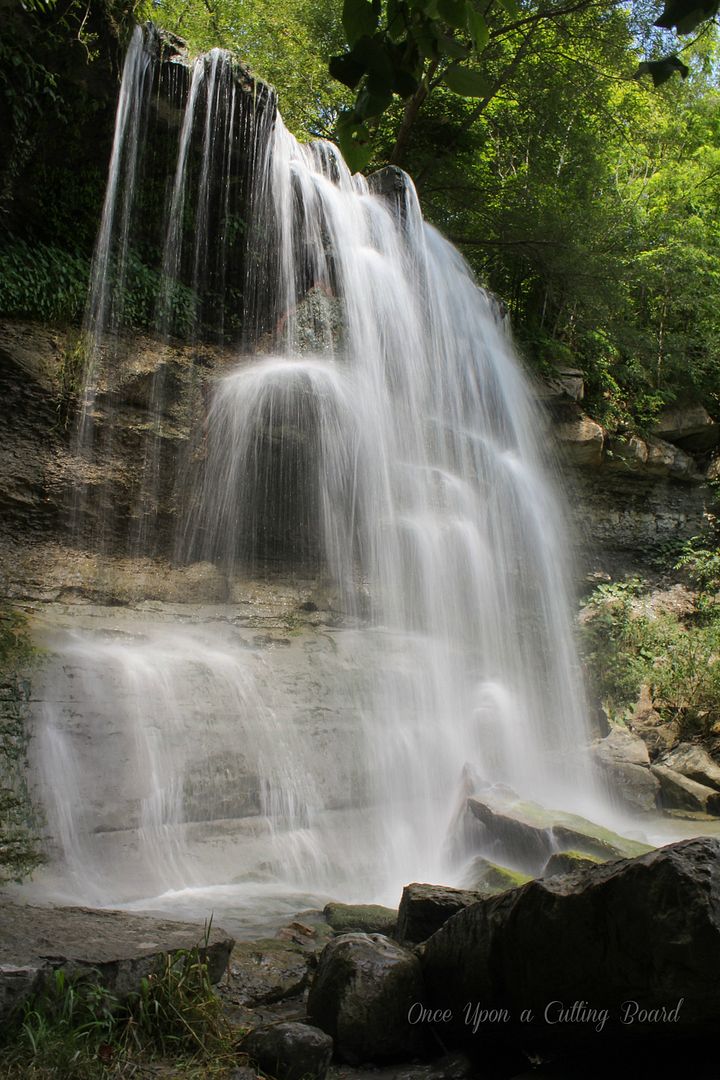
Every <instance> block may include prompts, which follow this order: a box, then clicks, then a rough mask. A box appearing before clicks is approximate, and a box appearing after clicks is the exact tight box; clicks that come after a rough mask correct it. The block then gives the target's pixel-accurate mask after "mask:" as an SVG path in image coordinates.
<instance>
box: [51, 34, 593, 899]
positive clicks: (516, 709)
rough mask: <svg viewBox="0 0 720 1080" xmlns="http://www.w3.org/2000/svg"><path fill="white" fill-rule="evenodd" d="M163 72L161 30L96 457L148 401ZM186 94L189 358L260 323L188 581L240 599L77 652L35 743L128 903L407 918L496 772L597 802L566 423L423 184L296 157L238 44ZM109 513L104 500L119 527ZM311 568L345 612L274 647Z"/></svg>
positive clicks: (112, 200)
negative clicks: (134, 239)
mask: <svg viewBox="0 0 720 1080" xmlns="http://www.w3.org/2000/svg"><path fill="white" fill-rule="evenodd" d="M154 63H156V61H153V59H152V58H151V55H150V52H149V51H148V44H147V37H144V36H143V33H142V32H141V31H140V30H138V31H136V33H135V37H134V38H133V42H132V44H131V47H130V50H129V53H128V59H127V62H126V68H125V76H124V79H123V87H122V91H121V99H120V104H119V107H118V116H117V127H116V135H115V149H114V151H113V158H112V162H111V176H110V182H109V185H108V195H107V200H106V206H105V211H104V215H103V224H102V227H101V232H100V239H99V243H98V252H97V255H96V262H95V277H94V283H93V290H92V294H91V302H90V312H91V330H92V335H91V340H90V344H89V363H88V384H87V388H86V397H85V409H84V413H83V420H82V423H81V428H80V438H81V443H82V449H83V451H84V453H85V454H86V456H87V455H92V454H93V453H95V452H96V446H97V439H96V437H95V434H94V432H95V428H96V427H97V426H98V415H97V412H98V408H97V401H98V387H100V388H103V387H104V386H106V385H107V384H109V383H110V382H111V381H112V379H115V380H116V382H117V385H121V383H122V379H121V372H120V374H119V373H118V370H117V365H116V369H115V370H114V371H113V370H111V365H109V364H108V363H107V355H108V353H109V351H111V350H108V340H109V339H110V338H113V337H114V336H115V335H117V333H118V324H117V318H116V316H115V315H113V317H112V318H110V315H109V314H108V312H109V311H110V309H111V306H112V305H110V304H109V301H108V299H107V297H108V296H109V295H110V294H111V292H112V290H113V289H115V290H116V291H117V290H119V289H121V286H122V281H121V280H120V276H121V274H122V268H123V265H124V261H125V259H126V255H125V254H123V253H126V251H127V246H128V243H129V242H130V239H129V237H130V223H131V222H132V218H133V213H134V212H135V211H134V203H133V200H134V198H135V188H136V180H137V163H138V162H139V161H140V160H142V158H143V155H144V153H145V148H144V143H143V139H144V134H143V133H144V130H145V126H144V124H143V123H141V122H140V118H141V117H142V116H143V115H144V110H145V109H146V104H145V102H146V98H147V94H148V86H150V85H152V80H153V78H154V77H156V76H153V70H152V69H153V64H154ZM183 94H184V102H185V105H184V116H183V119H182V122H181V123H180V125H179V131H178V132H177V134H176V164H175V166H174V169H173V170H172V173H171V176H170V179H169V183H168V195H167V199H166V213H165V226H164V238H163V240H162V242H161V250H162V256H161V268H162V269H161V274H160V284H159V286H158V298H157V312H158V314H157V328H158V332H159V334H160V336H161V337H164V338H165V339H168V338H169V337H170V335H172V334H173V333H176V332H177V327H176V326H175V324H174V322H173V319H174V316H173V297H176V296H177V295H178V290H179V289H180V288H181V287H182V283H183V282H185V283H186V284H187V286H188V287H189V288H191V290H192V296H193V318H192V328H191V329H190V330H189V331H188V333H189V334H190V337H191V338H196V339H202V337H203V335H204V333H205V332H206V329H207V323H208V318H209V317H214V326H215V330H216V332H217V336H218V337H220V338H223V339H224V340H226V341H227V340H228V325H229V324H230V323H231V322H232V321H233V318H234V320H235V324H237V325H238V326H239V327H240V329H239V330H238V335H236V340H237V350H236V353H235V359H234V361H233V362H231V363H230V364H228V365H227V366H226V367H225V369H223V370H221V371H218V372H216V374H215V375H214V376H213V377H212V378H208V377H207V376H206V374H204V373H203V372H202V371H201V370H200V369H199V368H197V367H195V368H193V371H192V374H191V377H190V378H189V380H188V382H187V385H186V386H185V390H184V393H185V398H184V404H183V408H184V409H185V410H186V413H187V415H188V416H189V417H190V426H191V427H192V437H191V438H189V439H188V440H187V452H186V453H185V455H184V457H183V458H182V459H178V460H176V461H174V462H172V465H171V472H172V476H173V481H174V485H175V487H174V494H173V499H174V507H175V510H174V512H175V516H176V534H175V537H174V540H173V541H172V544H173V548H174V556H175V558H176V559H177V561H178V562H179V563H180V564H182V565H184V566H190V567H192V566H195V565H197V564H206V563H211V564H213V565H214V567H215V568H216V570H217V572H218V573H220V574H222V576H223V581H224V583H225V584H224V588H225V590H226V603H225V605H224V606H223V605H220V606H216V607H213V608H210V607H208V606H207V605H205V607H203V608H198V609H197V610H194V611H191V610H190V609H189V608H185V609H183V608H182V606H179V607H178V608H177V609H176V610H174V611H172V612H168V611H167V610H163V611H162V613H161V615H157V616H153V615H152V611H148V610H145V611H144V612H143V615H142V623H141V625H139V626H138V624H137V622H135V623H132V624H130V623H128V624H127V625H126V622H127V619H125V617H123V619H120V620H119V621H118V618H119V617H116V618H115V621H114V623H113V624H112V626H111V627H110V628H108V625H107V616H106V617H105V618H106V622H105V623H104V624H103V627H104V629H103V628H101V629H100V630H98V629H92V628H91V626H90V624H91V623H92V620H86V623H88V625H85V626H83V627H82V628H80V629H77V630H75V631H73V632H71V633H68V632H64V633H63V634H60V635H58V636H56V638H55V639H54V641H53V647H54V649H55V651H56V655H57V656H58V657H59V660H58V664H57V665H56V666H55V668H52V669H51V672H50V675H49V676H48V680H49V681H48V686H47V687H46V690H45V692H44V697H45V700H46V705H45V706H44V710H45V711H44V714H43V716H42V718H41V719H40V720H39V721H38V734H37V740H36V741H37V744H38V750H37V755H38V760H39V766H38V767H39V768H41V769H42V770H43V777H44V787H45V789H46V791H47V792H48V793H49V794H48V796H47V806H48V818H49V823H50V827H51V832H52V833H53V834H54V836H55V839H56V841H57V843H58V845H59V847H60V849H61V850H62V851H63V852H64V860H65V862H64V866H65V867H66V868H69V869H68V871H67V873H66V875H65V877H66V887H69V888H71V889H73V888H74V889H75V891H76V892H78V891H79V892H81V893H84V895H86V896H88V895H90V896H92V897H93V898H95V899H98V900H101V901H104V902H118V901H120V900H123V901H130V900H132V899H135V900H136V901H138V902H141V898H143V897H144V898H147V897H148V896H157V895H158V894H160V893H162V892H166V893H167V892H168V890H170V891H171V893H172V895H173V896H177V895H179V891H181V890H183V889H189V888H190V889H191V888H196V889H197V888H201V887H210V886H212V887H214V888H215V889H216V890H217V889H219V888H221V887H227V888H228V889H230V890H231V892H232V895H233V896H234V897H235V900H236V902H238V897H242V895H243V890H244V895H249V894H250V893H251V892H253V890H257V889H260V888H264V889H265V890H266V892H267V891H272V889H275V890H276V891H282V890H284V891H285V893H286V894H287V893H288V892H289V891H291V890H296V891H300V892H303V893H306V894H325V895H328V894H330V895H336V896H347V897H351V898H354V899H365V900H370V899H389V900H391V901H395V902H396V901H397V898H398V895H399V891H400V888H401V887H402V885H403V884H405V883H407V882H408V881H411V880H438V881H440V880H442V881H451V880H452V879H453V875H457V872H458V866H457V865H454V864H453V845H452V842H451V837H452V823H453V819H454V816H455V814H456V811H457V809H458V806H459V805H460V804H461V802H462V799H463V796H464V795H466V794H467V793H468V791H469V790H470V788H471V787H472V785H474V784H477V783H480V784H482V783H492V784H505V785H509V786H510V787H511V788H513V789H514V790H515V791H517V792H518V793H520V794H521V795H522V797H523V798H533V799H537V800H539V801H541V802H545V803H546V804H548V805H553V806H562V807H563V808H565V809H572V810H579V811H587V810H588V809H591V808H592V807H593V798H594V796H593V794H592V790H593V789H592V783H591V776H590V772H589V769H588V768H587V766H586V765H585V764H584V756H583V753H582V748H583V746H584V744H585V742H586V740H587V732H586V729H585V715H586V708H585V703H584V700H583V693H582V686H581V682H580V678H579V674H578V663H577V658H576V655H575V652H574V646H573V641H572V633H571V622H570V616H569V604H568V597H567V595H566V587H565V579H566V577H567V576H568V572H567V567H568V565H569V559H568V556H567V554H566V551H565V543H564V532H565V526H564V523H563V517H562V512H561V508H560V506H559V505H558V502H557V499H556V496H555V494H554V491H553V487H552V485H551V483H550V482H549V480H548V471H547V469H546V468H545V467H544V466H543V464H542V462H541V453H540V448H539V445H538V436H537V432H538V430H539V427H540V424H539V419H538V414H537V410H536V408H535V405H534V403H533V400H532V394H531V391H530V388H529V386H528V384H527V382H526V380H525V378H524V377H523V375H522V373H521V371H520V369H519V367H518V364H517V361H516V359H515V358H514V355H513V352H512V347H511V344H510V342H509V339H508V336H507V333H506V330H505V328H504V327H503V325H502V321H501V319H500V318H499V316H498V313H497V310H496V309H495V307H494V304H493V302H492V301H491V300H490V299H489V298H488V297H487V296H486V295H485V294H484V293H483V292H482V291H481V290H480V289H479V288H478V287H477V286H476V284H475V283H474V281H473V279H472V275H471V273H470V271H469V270H468V268H467V266H466V264H465V263H464V262H463V260H462V258H461V257H460V255H459V254H458V252H457V251H456V250H455V249H454V248H453V247H452V246H451V245H450V244H448V243H447V242H446V241H445V240H444V239H443V238H442V237H441V236H440V235H439V234H438V233H437V232H436V231H435V230H434V229H433V228H432V227H430V226H428V225H427V224H425V223H424V222H423V220H422V216H421V214H420V209H419V206H418V203H417V199H416V196H415V192H414V189H413V187H412V184H411V182H410V180H409V179H408V178H407V177H405V176H404V175H403V174H401V173H399V172H398V171H397V170H388V171H386V172H384V173H382V174H377V175H376V176H375V177H371V178H370V179H369V180H365V179H363V178H362V177H360V176H351V175H350V174H349V172H348V170H347V168H346V166H345V165H344V163H343V161H342V159H341V157H340V156H339V154H338V152H337V151H336V149H335V148H334V147H333V146H332V145H330V144H328V143H318V144H312V145H308V146H302V145H300V144H298V142H297V141H296V140H295V139H294V138H293V137H292V136H291V135H290V134H289V133H288V132H287V130H286V129H285V127H284V126H283V124H282V121H281V119H280V117H279V116H278V115H277V113H276V111H275V108H274V102H273V100H272V98H271V96H270V95H268V94H267V92H266V91H264V92H263V93H260V94H259V93H258V91H257V88H256V87H253V88H251V89H248V88H247V87H245V88H244V89H243V90H242V93H241V91H240V90H239V89H237V85H236V80H235V77H234V74H233V64H232V60H231V58H230V57H229V56H227V55H226V54H224V53H221V52H219V51H217V50H216V51H214V52H213V53H211V54H209V56H208V57H205V58H200V59H199V60H198V61H196V63H195V65H194V68H193V69H192V72H191V74H190V77H189V80H186V83H185V86H184V90H183ZM238 192H240V194H238ZM241 197H242V200H244V201H243V202H242V203H241V202H240V201H239V200H240V199H241ZM190 204H192V206H193V207H194V209H193V214H192V223H191V232H192V237H191V238H190V239H189V230H188V225H187V222H186V221H185V214H186V212H187V208H188V206H189V205H190ZM241 205H242V206H244V219H243V221H244V229H243V230H241V231H242V243H241V244H239V245H238V243H236V241H234V240H233V237H232V235H231V234H232V232H233V230H232V219H233V215H237V214H238V208H239V207H240V206H241ZM236 231H237V230H236ZM240 249H241V253H240V254H239V255H238V250H240ZM238 266H241V267H242V280H243V285H242V289H241V290H240V291H241V292H242V295H241V296H239V295H238V290H237V289H235V290H233V288H231V287H230V284H229V280H230V276H231V275H230V273H229V270H228V268H231V269H232V272H233V274H234V275H235V277H234V280H237V273H238V271H237V267H238ZM233 268H234V269H233ZM218 297H219V298H220V299H218ZM113 311H116V308H115V309H113ZM208 312H210V316H208ZM218 312H219V314H218ZM213 313H214V315H213ZM113 355H114V356H116V355H117V354H113ZM104 361H105V363H104ZM200 384H203V385H202V386H201V385H200ZM120 392H121V391H117V393H120ZM166 398H167V389H166V386H165V382H164V376H163V373H162V372H161V374H159V375H157V376H156V377H155V381H154V383H153V387H152V391H151V394H150V413H151V415H152V416H154V417H155V423H156V426H155V428H153V426H152V424H151V425H150V430H148V431H147V432H146V433H145V441H144V442H143V444H142V447H143V450H142V452H143V458H142V460H143V462H144V464H143V469H142V478H141V480H140V482H139V485H138V494H137V503H136V506H137V517H138V520H139V521H140V523H141V527H139V528H138V529H136V530H135V532H134V534H133V540H132V544H133V545H134V546H133V547H132V550H133V551H135V552H140V553H144V552H150V553H155V552H156V550H157V549H158V546H159V542H158V526H157V519H156V517H153V514H152V513H151V512H150V511H149V510H148V505H149V504H153V505H155V506H156V505H157V503H158V501H159V500H160V499H161V495H160V494H159V492H158V487H159V485H160V479H159V477H160V473H161V471H162V470H161V467H160V464H159V463H160V462H161V459H162V424H163V423H164V420H163V417H164V416H165V413H166V410H167V400H166ZM104 419H105V421H106V427H108V426H109V427H110V428H112V426H113V424H112V416H110V417H109V419H108V418H107V416H105V417H104ZM158 425H159V426H158ZM89 499H91V494H90V495H88V494H86V496H85V500H84V505H85V508H86V507H87V503H88V500H89ZM84 512H86V510H84V509H83V505H81V506H80V510H79V511H78V513H79V515H80V518H79V521H78V525H77V529H76V535H82V534H83V531H84V532H85V534H87V531H88V530H87V528H86V526H85V524H84V522H83V520H82V514H83V513H84ZM112 513H113V510H112V507H109V508H105V509H104V510H103V511H102V512H101V510H100V509H99V508H98V507H97V506H96V507H95V508H94V518H93V520H95V521H98V520H101V521H103V522H105V527H104V529H103V530H101V532H102V533H103V534H107V532H108V531H110V532H112V529H108V527H107V516H108V514H112ZM127 542H128V543H130V541H127ZM283 575H284V576H285V578H286V579H288V580H289V579H293V580H295V581H296V582H297V581H300V582H307V581H312V582H313V583H314V584H313V588H315V589H319V590H321V591H322V590H324V593H325V595H328V596H330V597H332V601H331V602H328V604H327V607H328V608H331V609H332V612H333V617H332V619H330V620H328V621H327V622H326V624H325V625H323V626H321V627H316V628H315V629H314V630H313V633H314V637H312V638H311V637H310V636H308V635H305V636H303V635H302V634H300V636H299V637H298V638H297V640H295V639H292V638H291V637H289V638H287V640H285V639H283V641H282V643H280V642H274V643H273V647H272V648H270V649H269V650H266V651H265V652H264V653H263V651H262V649H260V648H259V647H258V645H257V641H256V640H255V638H254V637H253V634H252V633H251V632H250V631H248V630H247V629H243V628H242V625H241V620H240V619H239V617H238V615H237V611H238V608H237V604H238V602H239V601H238V598H240V600H242V597H243V596H246V595H249V593H248V589H250V592H252V589H251V588H250V586H249V585H248V582H249V581H251V580H257V579H261V578H263V577H264V578H265V579H266V580H270V581H273V580H274V581H277V580H281V579H282V578H283ZM243 589H244V590H245V593H243ZM210 599H215V598H208V600H210ZM306 606H307V607H308V608H309V609H313V608H315V606H316V605H315V604H308V605H306ZM111 622H112V620H111ZM96 626H99V623H97V622H96ZM101 631H102V632H101ZM87 732H91V734H90V735H89V736H87V737H86V734H85V733H87ZM108 757H109V759H110V764H108ZM59 762H63V763H64V770H65V775H66V777H67V776H68V775H70V776H71V777H74V780H73V781H72V782H71V783H70V784H68V783H67V780H65V781H63V780H62V779H61V778H60V777H59V775H58V763H59ZM111 772H112V773H114V774H115V777H114V779H113V780H112V782H111V785H110V786H111V788H112V790H113V791H117V792H118V793H119V794H118V796H117V799H116V800H115V802H113V799H112V798H110V797H109V796H108V793H107V783H108V777H109V775H110V773H111ZM68 789H69V790H68ZM113 833H115V834H117V835H118V836H120V837H121V838H122V839H117V838H116V841H115V846H113V843H112V842H111V841H109V840H108V837H111V836H112V834H113ZM118 845H119V847H120V848H122V850H123V851H124V856H123V859H121V860H118V858H117V851H118V849H119V848H118ZM208 853H210V854H208ZM73 875H74V876H73ZM68 881H71V882H72V883H74V884H71V885H70V886H67V882H68ZM233 883H234V884H233ZM142 902H147V900H145V901H142Z"/></svg>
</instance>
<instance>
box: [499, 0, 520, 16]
mask: <svg viewBox="0 0 720 1080" xmlns="http://www.w3.org/2000/svg"><path fill="white" fill-rule="evenodd" d="M499 3H500V7H501V8H503V9H504V10H505V11H506V12H507V13H508V15H509V16H510V18H512V19H517V18H519V16H520V4H519V3H518V0H499Z"/></svg>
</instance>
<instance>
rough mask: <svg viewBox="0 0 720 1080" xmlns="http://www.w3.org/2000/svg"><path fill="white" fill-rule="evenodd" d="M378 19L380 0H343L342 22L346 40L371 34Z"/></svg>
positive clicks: (353, 41) (357, 38) (375, 27)
mask: <svg viewBox="0 0 720 1080" xmlns="http://www.w3.org/2000/svg"><path fill="white" fill-rule="evenodd" d="M379 19H380V0H344V3H343V14H342V23H343V28H344V30H345V33H346V35H347V39H348V42H349V43H350V44H351V45H354V44H355V42H356V41H358V40H359V39H360V38H361V37H365V36H368V37H370V36H372V35H373V34H374V33H375V31H376V30H377V26H378V21H379Z"/></svg>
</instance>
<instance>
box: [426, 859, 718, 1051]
mask: <svg viewBox="0 0 720 1080" xmlns="http://www.w3.org/2000/svg"><path fill="white" fill-rule="evenodd" d="M421 962H422V966H423V974H424V976H425V986H426V994H427V1004H428V1006H429V1007H431V1008H436V1009H451V1010H452V1012H453V1024H452V1025H444V1026H443V1032H444V1037H445V1038H447V1036H448V1035H451V1034H452V1035H453V1036H454V1039H455V1040H456V1041H459V1042H462V1041H464V1040H467V1039H469V1038H472V1026H470V1027H468V1025H467V1024H466V1023H465V1020H464V1014H465V1007H466V1004H467V1002H474V1003H482V1005H483V1007H484V1008H486V1009H493V1008H494V1009H496V1010H505V1011H506V1013H507V1016H508V1019H507V1020H506V1021H504V1022H495V1023H493V1022H492V1020H490V1019H487V1020H486V1022H483V1024H482V1032H481V1033H482V1036H483V1038H488V1039H489V1038H492V1037H493V1036H495V1037H500V1038H502V1037H505V1038H507V1037H508V1034H509V1033H511V1032H512V1031H513V1030H514V1026H516V1027H517V1030H520V1029H521V1030H522V1031H523V1033H524V1036H525V1037H526V1038H527V1037H528V1035H530V1034H532V1035H533V1036H534V1037H536V1038H538V1039H539V1040H541V1041H544V1042H549V1043H553V1044H556V1045H559V1044H561V1043H564V1042H566V1041H567V1040H569V1039H572V1040H574V1041H575V1040H577V1041H580V1042H582V1041H586V1042H588V1043H590V1044H591V1045H592V1044H596V1043H597V1038H598V1029H597V1024H598V1023H599V1022H601V1021H602V1017H601V1016H595V1017H594V1018H592V1017H589V1016H588V1010H591V1009H593V1008H594V1009H597V1010H607V1017H606V1018H605V1020H604V1022H603V1031H605V1033H606V1034H607V1033H610V1034H611V1035H613V1036H614V1037H618V1036H619V1037H623V1038H624V1037H626V1036H634V1035H636V1034H637V1033H638V1032H640V1033H644V1034H648V1033H652V1036H653V1039H662V1038H663V1037H664V1036H668V1035H670V1036H673V1037H675V1036H677V1035H693V1036H695V1035H703V1034H711V1033H712V1032H714V1031H716V1030H717V1016H718V1012H719V1011H720V982H719V981H718V978H717V972H718V970H719V969H720V841H718V840H715V839H709V838H699V839H696V840H685V841H681V842H680V843H677V844H671V845H669V846H668V847H665V848H661V849H659V850H657V851H652V852H650V853H648V854H646V855H642V856H639V857H638V858H635V859H629V860H622V861H619V862H613V863H607V864H604V865H602V866H595V867H592V868H588V869H585V870H579V871H577V872H576V873H574V874H571V875H566V876H559V877H551V878H547V879H543V880H538V881H532V882H529V883H528V884H527V885H524V886H523V887H522V888H520V889H516V890H515V891H513V892H508V893H504V894H503V895H502V896H499V897H497V898H495V899H491V900H484V901H481V902H480V903H478V904H475V905H473V906H472V907H470V908H467V909H466V910H465V911H462V912H460V913H459V914H458V915H457V916H456V917H455V918H454V919H452V920H450V921H449V922H448V923H446V925H445V926H444V927H442V929H441V930H439V931H438V932H437V933H436V934H435V935H434V936H433V937H432V938H430V940H429V941H428V942H427V943H426V944H425V946H424V950H423V954H422V957H421ZM562 1003H564V1004H565V1005H566V1006H567V1007H568V1009H570V1007H571V1006H572V1005H573V1003H580V1005H583V1006H585V1007H586V1011H585V1014H584V1015H585V1016H586V1019H585V1020H583V1019H582V1018H578V1017H577V1016H576V1017H575V1019H571V1018H570V1017H569V1016H567V1017H566V1018H565V1019H563V1017H562V1016H561V1015H560V1011H559V1010H560V1004H562ZM553 1008H555V1010H556V1012H555V1013H553V1014H552V1015H551V1016H550V1017H548V1012H547V1010H548V1009H551V1010H552V1009H553ZM522 1010H531V1011H532V1019H529V1018H528V1017H529V1014H528V1013H526V1016H525V1022H524V1023H522V1024H521V1025H518V1021H519V1018H520V1014H521V1011H522ZM476 1034H477V1033H476Z"/></svg>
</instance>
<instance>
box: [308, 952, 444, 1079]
mask: <svg viewBox="0 0 720 1080" xmlns="http://www.w3.org/2000/svg"><path fill="white" fill-rule="evenodd" d="M422 996H423V994H422V973H421V970H420V961H419V959H418V958H417V956H415V954H414V953H412V952H409V951H408V950H407V949H403V948H402V947H401V946H400V945H397V944H395V942H393V941H390V940H388V938H385V937H382V936H381V935H380V934H343V935H342V936H340V937H338V938H336V939H335V940H334V941H331V942H330V943H329V944H328V945H326V946H325V949H324V950H323V952H322V955H321V957H320V962H319V964H318V970H317V973H316V975H315V979H314V981H313V983H312V986H311V988H310V995H309V997H308V1005H307V1008H308V1015H309V1016H310V1018H311V1019H312V1020H313V1021H314V1022H315V1023H316V1024H317V1025H318V1027H320V1028H322V1030H323V1031H325V1032H327V1034H328V1035H331V1036H332V1038H333V1040H334V1042H335V1051H336V1054H337V1055H338V1057H339V1058H340V1059H341V1060H342V1061H346V1062H348V1063H349V1064H351V1065H354V1064H359V1063H361V1062H365V1061H392V1060H402V1059H403V1058H407V1057H412V1056H413V1055H414V1054H415V1053H416V1052H417V1051H418V1050H419V1048H420V1045H421V1043H420V1040H421V1039H422V1032H421V1030H420V1028H419V1027H418V1026H415V1025H413V1024H412V1023H411V1022H410V1020H409V1018H408V1016H409V1013H410V1009H411V1007H412V1006H414V1005H415V1006H417V1005H418V1003H420V1002H422Z"/></svg>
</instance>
